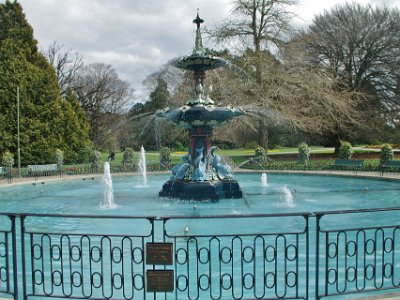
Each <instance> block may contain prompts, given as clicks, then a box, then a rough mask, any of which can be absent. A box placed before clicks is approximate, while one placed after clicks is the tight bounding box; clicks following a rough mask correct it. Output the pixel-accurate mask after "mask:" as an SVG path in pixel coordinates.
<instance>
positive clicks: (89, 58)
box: [0, 0, 400, 97]
mask: <svg viewBox="0 0 400 300" xmlns="http://www.w3.org/2000/svg"><path fill="white" fill-rule="evenodd" d="M4 1H5V0H0V2H2V3H4ZM231 2H232V0H184V1H182V0H19V3H21V5H22V7H23V9H24V11H25V14H26V16H27V19H28V22H29V23H30V24H31V26H32V27H33V29H34V36H35V38H36V39H37V40H38V41H39V47H40V48H42V49H47V48H48V46H49V45H50V44H52V43H53V42H54V41H56V42H57V43H58V44H60V45H64V47H65V50H72V51H76V52H78V53H79V54H80V55H82V57H83V60H84V62H85V63H86V64H88V63H92V62H101V63H106V64H111V65H112V66H113V67H115V69H116V70H117V73H118V75H119V76H120V78H122V79H124V80H126V81H128V82H129V84H130V85H131V87H132V88H133V89H135V90H136V91H137V93H136V95H137V96H138V97H139V96H141V95H142V94H143V92H142V91H143V87H142V81H143V80H144V79H145V78H146V76H147V75H149V74H150V73H153V72H156V71H157V70H158V69H159V68H160V67H161V66H162V65H164V64H165V63H166V62H167V61H168V60H170V59H171V58H174V57H177V56H181V55H185V54H190V53H191V51H192V49H193V45H194V34H195V25H193V24H192V20H193V18H194V17H195V15H196V9H197V8H199V9H200V16H201V17H202V18H203V19H205V21H206V24H208V25H210V26H212V25H213V24H216V23H217V22H218V21H220V20H221V19H223V18H225V17H227V16H228V15H229V12H230V3H231ZM298 2H299V4H298V5H297V6H296V8H295V12H296V13H297V14H298V16H299V17H300V18H301V20H299V23H310V22H311V20H312V18H313V16H314V15H315V14H318V13H322V12H323V11H324V10H329V9H330V8H331V7H332V6H334V5H336V4H339V3H345V2H346V1H345V0H298ZM355 2H359V3H362V4H367V3H369V4H372V5H375V4H378V5H384V4H385V5H386V6H388V7H394V6H397V7H400V0H356V1H355ZM204 42H205V44H206V46H207V41H204Z"/></svg>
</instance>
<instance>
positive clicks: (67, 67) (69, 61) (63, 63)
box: [42, 42, 83, 96]
mask: <svg viewBox="0 0 400 300" xmlns="http://www.w3.org/2000/svg"><path fill="white" fill-rule="evenodd" d="M63 50H64V45H59V44H57V42H53V44H51V45H50V46H49V48H48V49H47V51H42V52H43V54H44V56H45V57H46V58H47V60H48V61H49V63H50V64H51V65H52V66H53V67H54V70H55V71H56V75H57V81H58V85H59V86H60V90H61V95H62V96H64V95H65V93H66V92H67V89H68V87H70V86H71V84H72V82H73V81H74V79H75V76H76V73H77V72H78V70H79V69H80V68H81V67H82V65H83V63H82V57H81V56H80V55H79V54H78V53H76V52H72V51H63Z"/></svg>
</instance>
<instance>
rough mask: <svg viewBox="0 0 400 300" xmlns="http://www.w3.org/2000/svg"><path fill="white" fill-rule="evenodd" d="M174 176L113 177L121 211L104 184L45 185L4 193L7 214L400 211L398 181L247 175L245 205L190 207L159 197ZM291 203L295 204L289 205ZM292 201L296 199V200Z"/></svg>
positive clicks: (71, 181) (207, 203) (242, 201)
mask: <svg viewBox="0 0 400 300" xmlns="http://www.w3.org/2000/svg"><path fill="white" fill-rule="evenodd" d="M167 176H168V175H151V176H149V177H148V182H147V186H143V184H142V178H141V176H140V175H137V176H136V175H134V176H133V177H132V176H113V178H112V181H113V192H114V202H115V204H116V205H115V207H113V208H112V209H105V208H104V205H101V203H102V201H103V190H102V188H101V186H102V183H101V178H100V177H99V178H93V179H92V178H85V179H84V180H82V179H67V180H63V181H61V182H60V181H55V182H46V183H45V184H41V182H40V181H38V182H36V183H35V184H34V185H32V184H25V185H19V186H4V187H2V188H1V193H0V203H1V211H2V212H9V213H43V212H46V213H57V214H89V215H90V214H93V215H99V214H100V215H101V214H112V215H129V216H179V215H181V216H203V215H246V214H254V213H263V214H271V213H273V214H275V213H293V212H312V211H330V210H348V209H365V208H368V209H369V208H387V207H396V206H400V187H399V183H398V181H393V180H383V179H382V180H381V179H370V178H361V177H339V176H321V175H299V174H276V173H272V174H271V173H270V174H268V185H267V186H264V185H263V184H262V182H260V177H261V174H259V173H250V174H249V173H243V174H237V175H236V176H235V178H237V179H238V181H239V182H240V183H241V185H242V186H243V192H244V195H245V196H244V197H243V198H242V199H221V200H219V201H217V202H211V201H199V202H197V201H188V200H178V199H174V198H159V197H158V191H159V189H160V186H162V183H163V182H164V181H165V179H166V178H167ZM288 198H289V199H288ZM290 198H292V199H290Z"/></svg>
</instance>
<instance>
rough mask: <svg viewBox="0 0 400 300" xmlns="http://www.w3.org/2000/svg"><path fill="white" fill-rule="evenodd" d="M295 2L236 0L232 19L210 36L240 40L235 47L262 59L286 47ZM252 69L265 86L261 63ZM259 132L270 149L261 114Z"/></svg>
mask: <svg viewBox="0 0 400 300" xmlns="http://www.w3.org/2000/svg"><path fill="white" fill-rule="evenodd" d="M296 3H297V1H296V0H235V1H234V2H233V10H232V14H231V16H230V17H229V18H228V19H227V20H225V21H224V22H222V23H221V24H219V25H217V26H216V27H215V28H214V29H212V30H210V35H211V37H214V38H215V39H216V40H217V42H227V41H233V43H234V44H235V41H238V42H239V43H236V44H239V45H242V46H243V48H244V49H246V48H248V47H250V48H252V49H253V51H254V53H255V54H256V56H258V57H259V58H260V60H261V59H262V57H263V56H265V53H266V52H270V51H271V50H272V49H273V48H274V47H277V48H280V47H282V46H283V45H284V44H285V41H286V38H287V36H288V34H289V33H290V32H292V30H293V28H292V27H291V25H290V20H291V19H292V18H293V17H294V14H293V12H291V11H290V10H289V7H290V6H291V5H294V4H296ZM243 48H242V50H244V49H243ZM253 67H254V68H255V72H254V77H255V80H256V82H257V83H258V84H259V85H260V86H263V85H264V84H263V82H262V80H263V76H262V74H261V66H260V64H259V62H257V61H255V63H254V65H253ZM254 96H255V97H256V96H257V94H256V95H254ZM259 100H261V99H258V100H256V101H258V102H260V101H259ZM258 130H259V144H260V145H261V146H263V147H264V148H266V149H267V148H268V137H267V133H266V120H265V118H264V117H263V116H262V115H260V116H259V126H258Z"/></svg>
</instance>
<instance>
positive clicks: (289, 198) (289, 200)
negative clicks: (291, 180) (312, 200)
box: [280, 185, 294, 208]
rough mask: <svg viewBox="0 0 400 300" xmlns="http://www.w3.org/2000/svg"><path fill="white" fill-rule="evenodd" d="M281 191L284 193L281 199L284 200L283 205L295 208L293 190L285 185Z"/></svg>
mask: <svg viewBox="0 0 400 300" xmlns="http://www.w3.org/2000/svg"><path fill="white" fill-rule="evenodd" d="M280 192H281V193H282V195H281V199H282V201H283V205H284V206H285V207H288V208H293V207H294V200H293V195H292V192H291V191H290V190H289V188H288V187H287V186H286V185H285V186H283V187H281V188H280Z"/></svg>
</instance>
